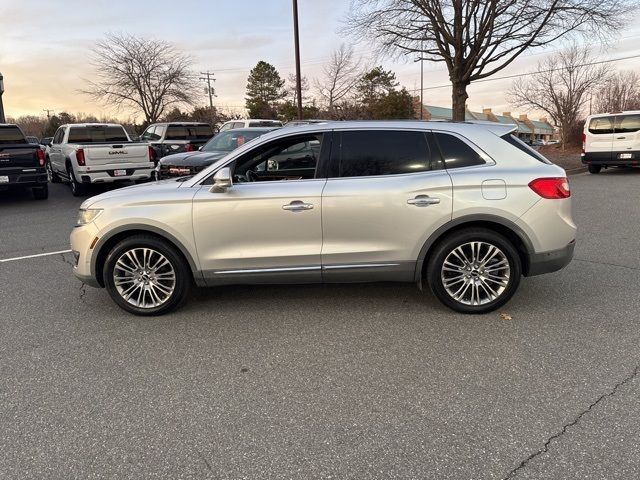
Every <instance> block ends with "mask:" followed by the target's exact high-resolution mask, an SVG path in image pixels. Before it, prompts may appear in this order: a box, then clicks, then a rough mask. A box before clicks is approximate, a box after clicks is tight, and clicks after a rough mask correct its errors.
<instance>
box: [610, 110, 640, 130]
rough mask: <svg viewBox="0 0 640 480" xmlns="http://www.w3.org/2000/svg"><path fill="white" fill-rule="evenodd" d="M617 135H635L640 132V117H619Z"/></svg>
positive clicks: (633, 115)
mask: <svg viewBox="0 0 640 480" xmlns="http://www.w3.org/2000/svg"><path fill="white" fill-rule="evenodd" d="M614 128H615V132H616V133H633V132H637V131H638V130H640V115H637V114H631V115H617V116H616V121H615V126H614Z"/></svg>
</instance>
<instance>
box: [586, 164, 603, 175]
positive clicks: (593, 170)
mask: <svg viewBox="0 0 640 480" xmlns="http://www.w3.org/2000/svg"><path fill="white" fill-rule="evenodd" d="M600 170H602V165H589V173H600Z"/></svg>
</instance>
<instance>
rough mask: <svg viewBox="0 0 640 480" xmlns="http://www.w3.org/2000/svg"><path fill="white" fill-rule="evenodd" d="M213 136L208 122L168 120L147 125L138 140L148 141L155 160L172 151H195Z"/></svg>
mask: <svg viewBox="0 0 640 480" xmlns="http://www.w3.org/2000/svg"><path fill="white" fill-rule="evenodd" d="M211 137H213V129H212V128H211V125H209V124H208V123H199V122H170V123H154V124H153V125H149V126H148V127H147V129H146V130H145V131H144V133H143V134H142V135H141V136H140V140H142V141H143V142H148V143H149V145H151V147H152V148H153V150H154V152H155V161H156V162H157V160H159V159H161V158H163V157H165V156H167V155H171V154H172V153H180V152H195V151H197V150H198V149H199V148H200V147H201V146H202V145H204V144H205V143H207V141H209V139H210V138H211Z"/></svg>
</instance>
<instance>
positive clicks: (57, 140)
mask: <svg viewBox="0 0 640 480" xmlns="http://www.w3.org/2000/svg"><path fill="white" fill-rule="evenodd" d="M63 138H64V128H59V129H58V130H57V131H56V134H55V135H54V137H53V143H62V139H63Z"/></svg>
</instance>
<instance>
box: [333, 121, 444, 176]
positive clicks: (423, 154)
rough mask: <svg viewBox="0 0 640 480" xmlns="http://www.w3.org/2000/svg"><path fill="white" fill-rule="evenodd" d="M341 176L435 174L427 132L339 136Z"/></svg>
mask: <svg viewBox="0 0 640 480" xmlns="http://www.w3.org/2000/svg"><path fill="white" fill-rule="evenodd" d="M337 136H338V144H339V146H340V150H339V152H340V153H339V160H338V172H337V173H338V176H340V177H365V176H377V175H398V174H403V173H416V172H424V171H427V170H431V169H432V166H431V154H430V150H429V145H428V143H427V137H426V134H425V133H424V132H417V131H415V132H414V131H394V130H389V131H381V130H366V131H345V132H339V133H338V135H337Z"/></svg>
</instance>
